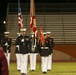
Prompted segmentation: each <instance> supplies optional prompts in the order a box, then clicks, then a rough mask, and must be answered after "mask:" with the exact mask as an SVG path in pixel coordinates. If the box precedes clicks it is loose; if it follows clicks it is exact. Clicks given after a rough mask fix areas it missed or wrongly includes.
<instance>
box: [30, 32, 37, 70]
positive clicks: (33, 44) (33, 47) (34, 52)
mask: <svg viewBox="0 0 76 75" xmlns="http://www.w3.org/2000/svg"><path fill="white" fill-rule="evenodd" d="M37 47H38V40H37V39H35V34H34V33H31V49H30V69H31V71H35V70H36V57H37V54H38V48H37Z"/></svg>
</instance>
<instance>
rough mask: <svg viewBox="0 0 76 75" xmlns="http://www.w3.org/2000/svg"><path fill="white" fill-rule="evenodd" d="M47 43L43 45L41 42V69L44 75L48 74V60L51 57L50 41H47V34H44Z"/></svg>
mask: <svg viewBox="0 0 76 75" xmlns="http://www.w3.org/2000/svg"><path fill="white" fill-rule="evenodd" d="M44 36H45V42H44V45H42V44H41V43H40V42H39V53H40V56H41V68H42V72H43V73H47V63H48V62H47V58H48V56H49V49H50V41H49V40H48V39H47V36H46V33H44Z"/></svg>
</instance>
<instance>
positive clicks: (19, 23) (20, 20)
mask: <svg viewBox="0 0 76 75" xmlns="http://www.w3.org/2000/svg"><path fill="white" fill-rule="evenodd" d="M18 26H20V28H23V18H22V13H21V8H20V0H18Z"/></svg>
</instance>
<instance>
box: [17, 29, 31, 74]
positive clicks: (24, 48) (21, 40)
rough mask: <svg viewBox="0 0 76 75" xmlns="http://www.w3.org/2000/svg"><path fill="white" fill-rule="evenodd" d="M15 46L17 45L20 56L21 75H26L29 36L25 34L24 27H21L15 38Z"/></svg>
mask: <svg viewBox="0 0 76 75" xmlns="http://www.w3.org/2000/svg"><path fill="white" fill-rule="evenodd" d="M16 46H18V47H19V51H20V56H21V75H26V73H27V64H28V53H29V51H30V37H29V36H27V35H26V29H25V28H22V29H21V35H20V36H19V37H18V38H17V41H16Z"/></svg>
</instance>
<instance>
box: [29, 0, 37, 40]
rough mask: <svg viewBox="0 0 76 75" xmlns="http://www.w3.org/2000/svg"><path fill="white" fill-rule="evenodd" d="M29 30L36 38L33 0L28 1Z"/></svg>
mask: <svg viewBox="0 0 76 75" xmlns="http://www.w3.org/2000/svg"><path fill="white" fill-rule="evenodd" d="M30 30H31V32H32V33H35V38H36V39H37V38H38V31H37V26H36V16H35V3H34V0H30Z"/></svg>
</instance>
